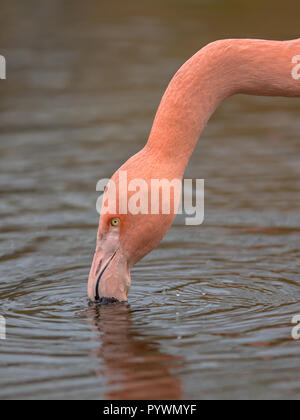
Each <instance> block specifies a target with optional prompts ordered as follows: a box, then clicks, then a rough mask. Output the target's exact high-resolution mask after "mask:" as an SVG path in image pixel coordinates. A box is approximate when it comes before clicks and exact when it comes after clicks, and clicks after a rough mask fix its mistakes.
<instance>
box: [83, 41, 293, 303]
mask: <svg viewBox="0 0 300 420" xmlns="http://www.w3.org/2000/svg"><path fill="white" fill-rule="evenodd" d="M299 56H300V39H296V40H292V41H283V42H282V41H265V40H250V39H230V40H222V41H217V42H214V43H212V44H209V45H208V46H206V47H205V48H203V49H201V50H200V51H198V52H197V53H196V54H195V55H194V56H193V57H191V58H190V59H189V60H188V61H187V62H186V63H185V64H184V65H183V66H182V67H181V68H180V69H179V71H178V72H177V73H176V75H175V76H174V77H173V79H172V80H171V82H170V84H169V86H168V88H167V90H166V92H165V94H164V96H163V98H162V101H161V103H160V106H159V108H158V111H157V114H156V116H155V120H154V123H153V127H152V130H151V133H150V136H149V139H148V142H147V144H146V146H145V147H144V148H143V149H142V150H141V151H140V152H138V153H137V154H136V155H134V156H133V157H131V158H130V159H129V160H128V161H127V162H126V163H125V164H124V165H123V166H122V167H121V168H120V169H119V170H118V171H117V172H116V173H115V174H114V175H113V177H112V180H113V181H114V182H115V184H116V187H117V188H116V191H117V197H116V198H117V202H118V199H119V197H118V193H119V192H118V190H119V188H118V174H119V171H120V170H122V171H127V178H128V183H129V182H130V180H131V179H134V178H135V179H136V178H140V179H143V180H145V182H146V183H147V184H149V183H150V181H151V179H153V178H155V179H168V180H172V179H175V178H176V179H178V178H179V179H181V178H182V176H183V173H184V171H185V168H186V166H187V164H188V161H189V158H190V156H191V154H192V152H193V150H194V147H195V145H196V143H197V141H198V138H199V136H200V134H201V132H202V130H203V129H204V127H205V125H206V124H207V122H208V120H209V118H210V116H211V115H212V114H213V112H214V111H215V109H216V108H217V106H218V105H219V104H220V103H221V102H222V101H223V100H224V99H225V98H227V97H229V96H231V95H234V94H239V93H242V94H249V95H264V96H287V97H300V77H295V74H296V76H297V75H298V73H297V71H298V67H299V65H298V61H297V57H298V58H299V61H300V57H299ZM297 66H298V67H297ZM123 193H127V194H128V195H129V196H130V191H126V188H125V189H124V188H123V189H122V190H121V192H120V194H123ZM173 204H174V206H175V203H173ZM174 208H175V207H174ZM174 217H175V212H171V213H170V214H162V213H160V214H132V213H130V212H128V213H127V214H120V213H118V212H116V211H114V212H111V213H110V214H109V213H106V214H102V215H101V216H100V222H99V229H98V235H97V243H96V251H95V255H94V260H93V263H92V267H91V270H90V275H89V281H88V297H89V298H90V299H91V300H92V301H99V302H103V303H107V302H114V301H125V300H127V296H128V292H129V288H130V268H131V267H132V266H133V265H134V264H135V263H137V262H138V261H139V260H140V259H141V258H142V257H144V256H145V255H146V254H148V253H149V252H150V251H151V250H153V249H154V248H155V247H157V246H158V244H159V243H160V241H161V240H162V238H163V237H164V235H165V234H166V232H167V231H168V229H169V228H170V226H171V224H172V222H173V220H174Z"/></svg>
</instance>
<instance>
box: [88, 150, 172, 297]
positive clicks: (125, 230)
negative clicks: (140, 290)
mask: <svg viewBox="0 0 300 420" xmlns="http://www.w3.org/2000/svg"><path fill="white" fill-rule="evenodd" d="M128 162H129V163H128ZM143 163H145V162H143V159H142V158H141V156H139V158H135V157H133V158H131V159H130V160H129V161H127V162H126V164H124V165H123V167H121V168H120V169H119V170H118V171H117V172H116V173H115V174H114V175H113V177H112V179H111V180H113V181H114V182H115V185H116V201H117V203H119V198H120V195H122V194H125V193H126V194H127V197H128V201H129V200H130V197H131V196H132V195H133V192H132V191H129V190H128V189H126V188H125V189H124V188H123V189H119V176H118V175H119V172H120V171H121V170H122V171H124V170H126V172H127V176H128V179H127V187H128V185H129V183H130V181H131V180H132V179H137V178H139V179H143V180H145V181H146V184H147V185H148V186H149V185H150V181H151V178H152V177H153V174H155V176H154V177H156V178H157V177H158V178H159V177H160V176H157V169H156V170H155V171H154V169H153V166H152V165H149V159H148V162H147V163H148V164H147V165H145V164H143ZM144 193H145V194H147V195H148V190H147V192H144ZM106 194H107V191H105V192H104V196H103V202H102V210H101V212H100V221H99V229H98V235H97V241H96V251H95V255H94V259H93V263H92V267H91V270H90V275H89V280H88V297H89V299H90V300H91V301H94V302H100V303H110V302H116V301H126V300H127V296H128V292H129V288H130V284H131V277H130V269H131V267H132V266H133V265H135V264H136V263H137V262H138V261H139V260H140V259H141V258H143V257H144V256H145V255H146V254H148V253H149V252H150V251H152V250H153V249H154V248H156V247H157V246H158V245H159V243H160V242H161V240H162V238H163V237H164V235H165V234H166V232H167V231H168V229H169V227H170V226H171V224H172V222H173V220H174V217H175V212H172V213H171V212H170V214H161V213H160V214H151V212H150V213H148V214H132V213H131V212H130V211H128V212H126V214H120V213H119V212H115V211H108V212H107V210H106V212H105V213H103V206H104V203H105V201H106ZM173 208H174V207H173Z"/></svg>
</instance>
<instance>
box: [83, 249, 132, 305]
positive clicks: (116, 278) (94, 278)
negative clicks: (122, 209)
mask: <svg viewBox="0 0 300 420" xmlns="http://www.w3.org/2000/svg"><path fill="white" fill-rule="evenodd" d="M109 248H110V247H109ZM107 251H108V252H107ZM129 287H130V270H129V267H128V264H127V260H126V258H125V257H124V255H123V253H122V251H121V249H120V248H117V249H115V250H111V248H110V249H109V250H106V249H105V246H103V247H100V249H99V248H98V249H96V252H95V256H94V260H93V263H92V267H91V271H90V275H89V281H88V297H89V299H90V300H91V301H93V302H99V303H113V302H117V301H121V302H124V301H126V300H127V296H128V291H129Z"/></svg>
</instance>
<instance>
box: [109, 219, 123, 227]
mask: <svg viewBox="0 0 300 420" xmlns="http://www.w3.org/2000/svg"><path fill="white" fill-rule="evenodd" d="M120 223H121V220H120V219H119V218H118V217H114V218H113V219H111V221H110V224H111V226H113V227H116V226H119V225H120Z"/></svg>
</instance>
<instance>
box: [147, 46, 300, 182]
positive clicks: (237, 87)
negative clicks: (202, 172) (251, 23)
mask: <svg viewBox="0 0 300 420" xmlns="http://www.w3.org/2000/svg"><path fill="white" fill-rule="evenodd" d="M297 55H298V56H299V55H300V39H296V40H293V41H283V42H281V41H264V40H250V39H231V40H222V41H217V42H214V43H212V44H209V45H208V46H206V47H205V48H203V49H202V50H200V51H198V52H197V53H196V54H195V55H194V56H193V57H191V58H190V59H189V60H188V61H187V62H186V63H185V64H184V65H183V66H182V67H181V68H180V69H179V70H178V72H177V73H176V74H175V76H174V77H173V79H172V80H171V82H170V84H169V86H168V88H167V90H166V92H165V94H164V96H163V98H162V100H161V103H160V106H159V108H158V111H157V114H156V116H155V120H154V123H153V127H152V130H151V133H150V136H149V139H148V142H147V145H146V150H147V151H148V152H149V153H152V154H154V155H155V156H156V157H157V159H159V161H160V162H165V163H169V164H170V165H173V166H174V165H176V167H177V170H178V172H179V173H181V174H183V172H184V170H185V168H186V166H187V163H188V161H189V158H190V156H191V154H192V152H193V150H194V148H195V146H196V144H197V141H198V139H199V136H200V135H201V133H202V131H203V129H204V127H205V125H206V124H207V122H208V120H209V118H210V116H211V115H212V114H213V113H214V111H215V110H216V108H217V107H218V105H219V104H220V103H221V102H222V101H223V100H224V99H225V98H227V97H229V96H231V95H233V94H237V93H243V94H250V95H261V96H290V97H299V96H300V79H299V80H298V79H296V78H293V76H292V70H293V68H294V67H295V65H296V64H295V59H294V57H295V56H297ZM293 59H294V61H293ZM299 61H300V58H299Z"/></svg>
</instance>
